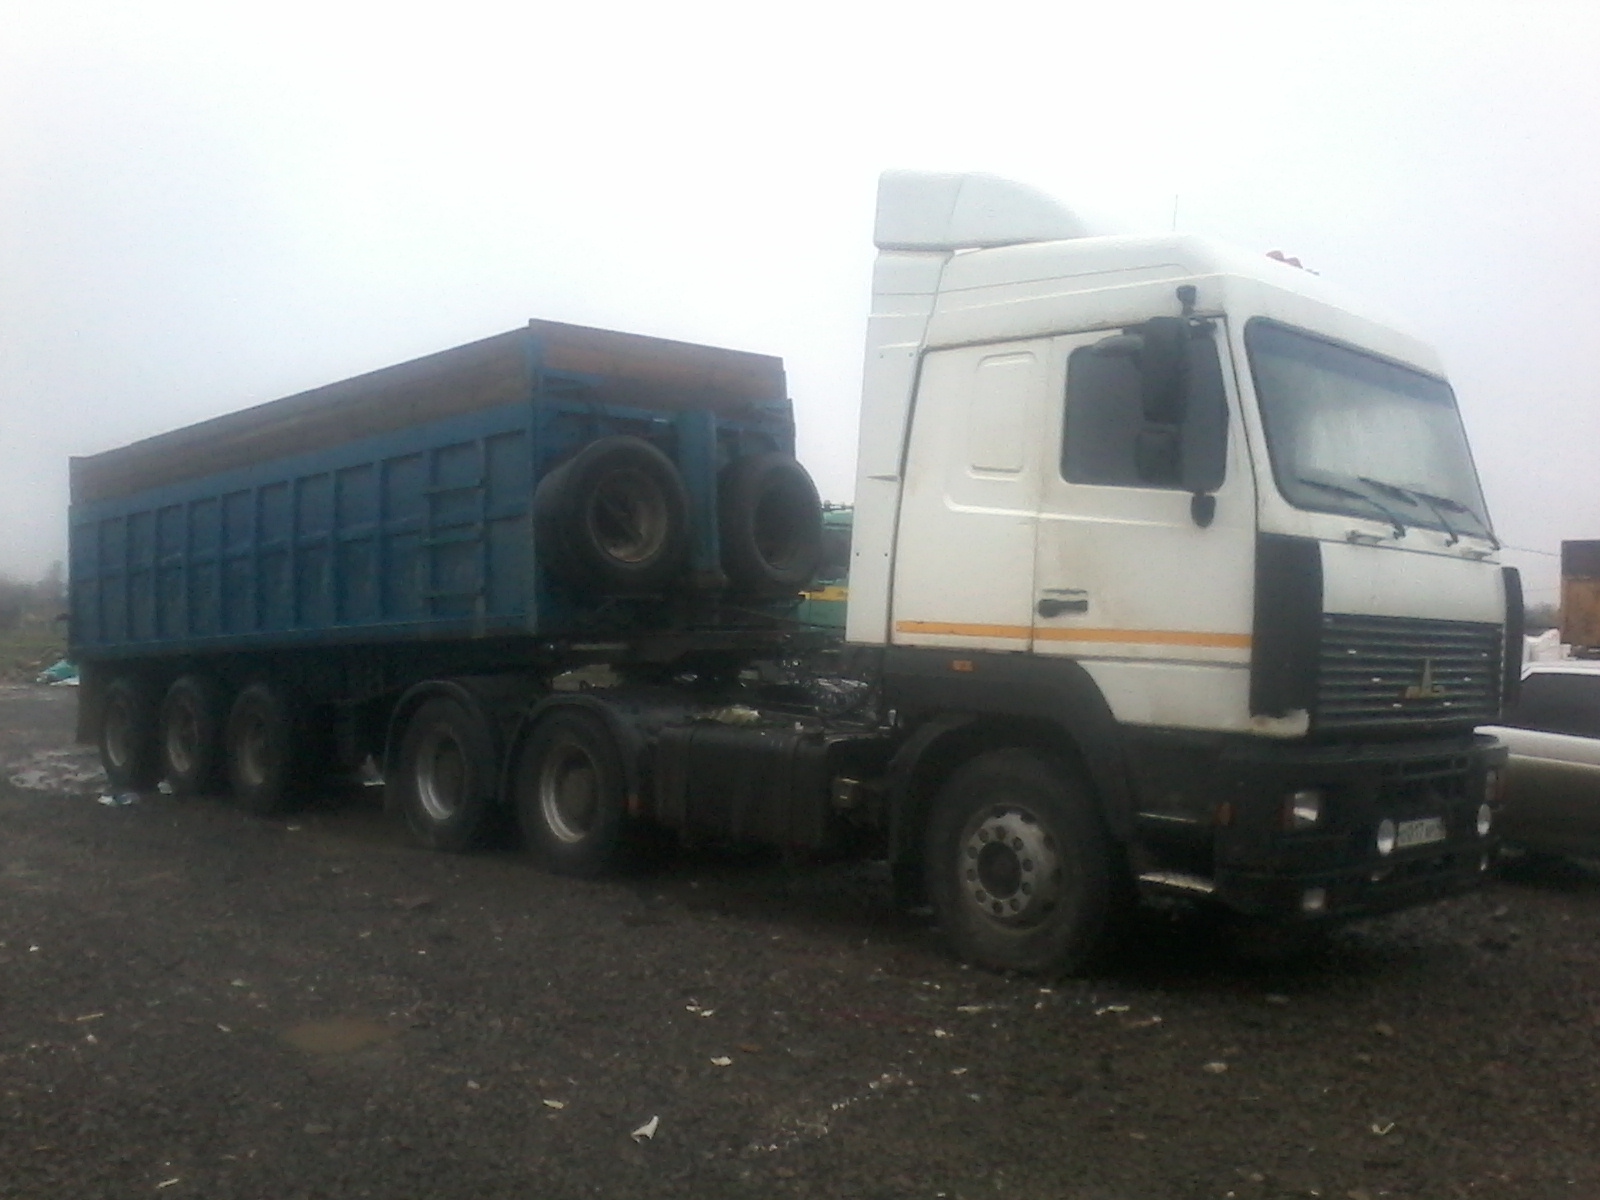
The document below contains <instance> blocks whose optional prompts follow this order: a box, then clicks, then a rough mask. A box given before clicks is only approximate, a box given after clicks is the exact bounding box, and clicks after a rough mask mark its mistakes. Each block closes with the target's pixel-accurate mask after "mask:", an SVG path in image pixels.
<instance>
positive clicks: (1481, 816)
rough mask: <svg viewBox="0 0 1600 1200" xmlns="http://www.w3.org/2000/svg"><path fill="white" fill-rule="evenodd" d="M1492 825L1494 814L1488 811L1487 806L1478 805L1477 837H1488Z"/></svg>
mask: <svg viewBox="0 0 1600 1200" xmlns="http://www.w3.org/2000/svg"><path fill="white" fill-rule="evenodd" d="M1493 824H1494V813H1492V812H1490V811H1489V806H1488V805H1487V804H1480V805H1478V836H1479V837H1488V836H1489V827H1490V826H1492V825H1493Z"/></svg>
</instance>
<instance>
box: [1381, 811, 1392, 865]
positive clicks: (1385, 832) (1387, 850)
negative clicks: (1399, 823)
mask: <svg viewBox="0 0 1600 1200" xmlns="http://www.w3.org/2000/svg"><path fill="white" fill-rule="evenodd" d="M1378 853H1379V854H1382V855H1385V856H1387V855H1390V854H1393V853H1394V822H1393V821H1391V820H1389V818H1388V817H1385V818H1384V819H1383V820H1381V821H1379V822H1378Z"/></svg>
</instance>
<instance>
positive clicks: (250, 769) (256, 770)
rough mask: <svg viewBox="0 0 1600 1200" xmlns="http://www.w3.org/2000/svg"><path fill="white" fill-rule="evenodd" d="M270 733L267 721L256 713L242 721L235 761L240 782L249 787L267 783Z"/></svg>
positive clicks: (257, 786)
mask: <svg viewBox="0 0 1600 1200" xmlns="http://www.w3.org/2000/svg"><path fill="white" fill-rule="evenodd" d="M268 739H269V734H268V730H267V722H266V720H265V719H264V718H262V717H261V716H260V715H258V714H256V713H250V714H248V715H247V716H246V717H245V719H244V721H243V722H242V728H241V729H240V730H239V739H238V742H237V752H236V753H235V754H234V763H235V765H236V767H237V769H238V772H239V782H241V783H242V784H244V786H245V787H247V788H259V787H262V786H264V785H265V784H266V782H267V775H268V773H269V771H268V756H269V754H270V753H271V752H270V750H269V749H268Z"/></svg>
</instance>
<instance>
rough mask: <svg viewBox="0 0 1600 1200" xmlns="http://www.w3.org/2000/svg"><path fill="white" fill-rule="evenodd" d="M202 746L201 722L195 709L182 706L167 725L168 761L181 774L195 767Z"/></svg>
mask: <svg viewBox="0 0 1600 1200" xmlns="http://www.w3.org/2000/svg"><path fill="white" fill-rule="evenodd" d="M199 747H200V722H199V719H198V718H197V717H196V716H195V714H194V712H193V710H191V709H190V708H188V707H187V706H184V707H180V708H179V709H178V710H177V711H176V712H174V713H173V714H172V717H171V720H170V721H169V723H168V725H167V761H168V762H169V763H171V764H172V769H173V770H174V771H177V772H178V773H179V774H180V775H182V774H187V773H188V772H189V771H191V770H193V769H194V763H195V759H196V758H197V757H198V754H199Z"/></svg>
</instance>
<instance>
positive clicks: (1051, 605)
mask: <svg viewBox="0 0 1600 1200" xmlns="http://www.w3.org/2000/svg"><path fill="white" fill-rule="evenodd" d="M1034 611H1035V612H1037V613H1038V614H1039V615H1040V616H1041V617H1059V616H1063V615H1065V614H1066V613H1086V612H1088V611H1089V597H1087V596H1079V597H1077V598H1076V599H1072V600H1058V599H1056V598H1055V597H1054V596H1046V597H1045V598H1044V599H1043V600H1041V601H1039V603H1038V604H1037V605H1036V606H1035V607H1034Z"/></svg>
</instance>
